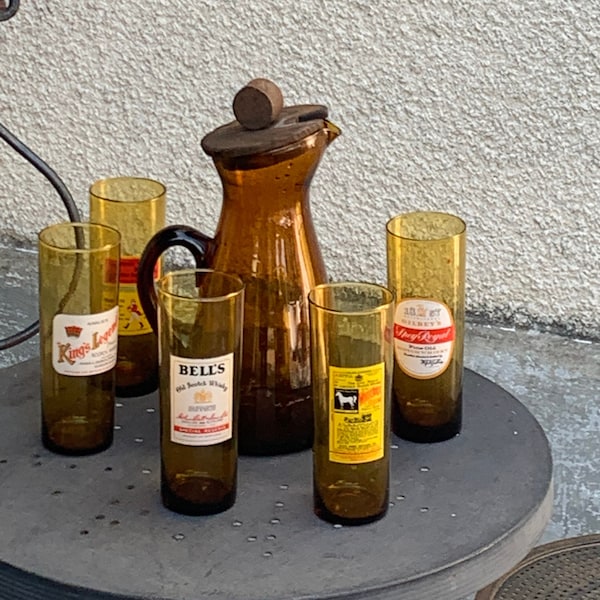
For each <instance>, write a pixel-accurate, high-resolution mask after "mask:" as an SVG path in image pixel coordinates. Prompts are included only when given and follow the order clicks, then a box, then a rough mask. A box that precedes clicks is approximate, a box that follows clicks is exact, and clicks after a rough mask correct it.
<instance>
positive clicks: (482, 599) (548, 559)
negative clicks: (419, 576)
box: [476, 534, 600, 600]
mask: <svg viewBox="0 0 600 600" xmlns="http://www.w3.org/2000/svg"><path fill="white" fill-rule="evenodd" d="M598 598H600V535H597V534H595V535H582V536H579V537H575V538H569V539H566V540H560V541H557V542H551V543H549V544H544V545H542V546H539V547H537V548H535V549H534V550H532V551H531V552H530V554H528V555H527V557H526V558H524V559H523V561H521V562H520V563H519V564H518V565H517V566H516V567H515V568H514V569H511V571H509V572H508V573H506V574H505V575H504V576H502V577H501V578H500V579H498V580H497V581H495V582H494V583H493V584H491V585H490V586H488V587H487V588H486V589H484V590H481V592H480V593H479V594H477V596H476V600H592V599H598Z"/></svg>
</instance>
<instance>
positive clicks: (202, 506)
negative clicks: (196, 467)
mask: <svg viewBox="0 0 600 600" xmlns="http://www.w3.org/2000/svg"><path fill="white" fill-rule="evenodd" d="M160 490H161V497H162V503H163V505H164V506H165V507H166V508H168V509H169V510H172V511H174V512H177V513H181V514H183V515H191V516H198V515H214V514H215V513H220V512H223V511H225V510H227V509H228V508H231V507H232V506H233V504H234V502H235V496H236V490H235V488H231V487H227V486H225V485H224V484H223V482H222V481H219V480H218V479H210V478H208V477H194V478H190V479H187V480H185V481H184V482H182V483H181V484H179V485H178V486H177V487H176V489H174V490H173V489H172V488H171V487H170V486H169V485H168V483H167V482H166V481H164V480H163V481H162V482H161V488H160Z"/></svg>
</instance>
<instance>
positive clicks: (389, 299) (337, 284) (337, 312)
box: [308, 281, 395, 315]
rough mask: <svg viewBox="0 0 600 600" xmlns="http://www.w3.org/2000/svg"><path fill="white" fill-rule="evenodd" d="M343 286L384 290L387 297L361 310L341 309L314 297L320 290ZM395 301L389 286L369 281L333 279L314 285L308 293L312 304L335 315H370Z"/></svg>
mask: <svg viewBox="0 0 600 600" xmlns="http://www.w3.org/2000/svg"><path fill="white" fill-rule="evenodd" d="M343 288H347V289H354V290H360V289H363V290H377V291H379V292H383V295H384V296H385V298H387V299H384V298H382V300H381V301H380V302H379V303H378V304H377V305H376V306H372V307H370V308H364V309H360V310H339V309H336V308H332V307H331V306H327V305H324V304H322V303H320V302H317V300H316V299H315V297H314V294H315V292H317V291H319V290H325V289H343ZM394 301H395V299H394V293H393V292H392V291H391V290H390V289H389V288H387V287H385V286H383V285H380V284H378V283H372V282H367V281H331V282H328V283H321V284H319V285H316V286H315V287H313V288H312V289H311V290H310V292H309V293H308V302H309V304H310V305H312V306H314V307H315V308H318V309H319V310H322V311H324V312H327V313H330V314H335V315H368V314H370V313H376V312H380V311H381V310H384V309H385V308H387V307H389V306H391V305H393V304H394Z"/></svg>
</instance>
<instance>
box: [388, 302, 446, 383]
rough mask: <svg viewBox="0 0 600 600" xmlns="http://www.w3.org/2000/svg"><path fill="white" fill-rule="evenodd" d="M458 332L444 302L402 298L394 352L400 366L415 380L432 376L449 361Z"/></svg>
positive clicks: (397, 314)
mask: <svg viewBox="0 0 600 600" xmlns="http://www.w3.org/2000/svg"><path fill="white" fill-rule="evenodd" d="M455 337H456V331H455V327H454V319H453V318H452V313H451V312H450V309H449V308H448V307H447V306H446V305H445V304H443V303H442V302H437V301H435V300H425V299H422V298H410V299H407V300H401V301H400V302H399V303H398V305H397V306H396V315H395V317H394V352H395V354H396V361H397V363H398V366H399V367H400V368H401V369H402V370H403V371H404V372H405V373H406V374H407V375H410V376H411V377H415V378H416V379H432V378H433V377H437V376H438V375H441V374H442V373H443V372H444V371H445V370H446V369H447V368H448V365H449V364H450V360H451V359H452V353H453V352H454V339H455Z"/></svg>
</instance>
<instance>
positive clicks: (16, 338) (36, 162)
mask: <svg viewBox="0 0 600 600" xmlns="http://www.w3.org/2000/svg"><path fill="white" fill-rule="evenodd" d="M17 5H18V2H17ZM11 6H12V4H11V5H9V9H10V7H11ZM1 14H2V13H0V15H1ZM0 138H2V139H3V140H4V141H5V142H6V143H7V144H8V145H9V146H11V147H12V148H13V149H14V150H16V151H17V152H18V153H19V154H20V155H21V156H22V157H23V158H25V159H26V160H27V161H29V162H30V163H31V164H32V165H33V166H34V167H35V168H36V169H37V170H38V171H39V172H40V173H41V174H42V175H44V177H46V179H47V180H48V181H49V182H50V183H51V184H52V185H53V187H54V189H55V190H56V191H57V192H58V195H59V196H60V197H61V199H62V201H63V204H64V205H65V207H66V209H67V212H68V213H69V218H70V220H71V221H74V222H77V221H81V216H80V214H79V210H78V209H77V206H76V205H75V202H74V201H73V197H72V196H71V193H70V192H69V190H68V189H67V186H66V185H65V184H64V183H63V182H62V180H61V179H60V177H59V176H58V175H57V174H56V172H55V171H54V170H53V169H52V168H51V167H50V166H49V165H47V164H46V163H45V162H44V161H43V160H42V159H41V158H40V157H39V156H38V155H37V154H35V153H34V152H33V151H32V150H30V149H29V148H28V147H27V146H25V144H23V142H21V141H20V140H19V139H18V138H17V137H15V136H14V135H13V134H12V133H11V132H10V131H8V129H6V127H4V125H2V123H0ZM39 325H40V323H39V321H36V322H35V323H32V324H31V325H30V326H29V327H27V328H25V329H23V330H22V331H19V332H17V333H15V334H14V335H11V336H9V337H7V338H4V339H2V340H0V350H6V349H7V348H12V347H13V346H16V345H18V344H20V343H22V342H24V341H25V340H28V339H29V338H31V337H33V336H34V335H35V334H36V333H37V332H38V331H39Z"/></svg>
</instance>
